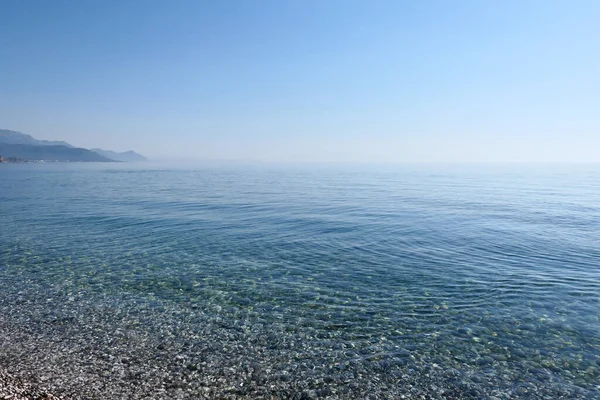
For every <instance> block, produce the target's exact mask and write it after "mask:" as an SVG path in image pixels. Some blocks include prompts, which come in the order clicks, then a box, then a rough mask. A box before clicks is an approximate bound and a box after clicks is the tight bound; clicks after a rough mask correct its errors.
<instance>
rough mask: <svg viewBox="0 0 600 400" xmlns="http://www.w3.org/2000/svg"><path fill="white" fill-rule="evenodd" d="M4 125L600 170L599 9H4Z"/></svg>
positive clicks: (471, 4)
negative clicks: (596, 164)
mask: <svg viewBox="0 0 600 400" xmlns="http://www.w3.org/2000/svg"><path fill="white" fill-rule="evenodd" d="M0 128H7V129H13V130H19V131H22V132H25V133H29V134H31V135H33V136H35V137H36V138H39V139H56V140H66V141H68V142H70V143H72V144H74V145H77V146H82V147H102V148H108V149H114V150H128V149H135V150H137V151H140V152H142V153H144V154H146V155H148V156H151V157H154V158H173V157H182V158H199V159H238V160H240V159H241V160H274V161H384V162H396V161H397V162H403V161H600V1H598V0H590V1H578V0H563V1H551V0H540V1H528V0H518V1H510V0H473V1H467V0H463V1H458V0H456V1H449V0H440V1H430V0H422V1H421V0H411V1H400V0H393V1H377V0H375V1H372V0H364V1H350V0H339V1H337V0H335V1H334V0H319V1H310V0H274V1H260V0H255V1H250V0H248V1H243V0H239V1H233V0H229V1H228V0H219V1H217V0H215V1H210V2H209V1H200V0H191V1H181V0H163V1H150V0H138V1H123V0H119V1H108V0H101V1H91V0H90V1H87V0H72V1H61V0H52V1H48V0H38V1H30V0H0Z"/></svg>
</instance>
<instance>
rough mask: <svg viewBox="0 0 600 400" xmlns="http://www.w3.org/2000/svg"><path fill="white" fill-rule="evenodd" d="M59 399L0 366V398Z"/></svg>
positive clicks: (2, 399)
mask: <svg viewBox="0 0 600 400" xmlns="http://www.w3.org/2000/svg"><path fill="white" fill-rule="evenodd" d="M21 399H23V400H32V399H33V400H59V399H61V397H56V396H53V395H52V394H50V393H47V392H45V391H44V390H43V389H40V388H39V387H37V386H36V385H34V384H31V383H30V382H24V381H23V380H21V379H19V378H17V377H14V376H12V375H11V374H9V373H8V372H7V371H6V370H5V369H3V368H1V367H0V400H21Z"/></svg>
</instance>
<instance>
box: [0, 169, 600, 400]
mask: <svg viewBox="0 0 600 400" xmlns="http://www.w3.org/2000/svg"><path fill="white" fill-rule="evenodd" d="M0 210H1V212H0V227H1V229H0V360H1V361H2V362H3V363H4V364H6V365H8V366H10V368H11V369H12V371H13V372H14V373H16V374H21V375H25V376H28V375H31V376H33V377H35V379H37V380H39V381H40V382H42V383H43V384H45V385H46V386H48V387H51V388H54V390H55V391H56V393H58V394H61V393H63V394H73V393H77V394H78V396H81V397H79V398H165V399H166V398H169V399H172V398H182V399H183V398H186V399H187V398H203V397H207V398H215V397H219V398H229V397H231V398H243V397H263V398H268V397H269V396H275V397H276V398H297V399H300V398H331V399H335V398H368V397H369V396H371V397H372V398H390V399H392V398H394V399H395V398H402V396H405V398H434V399H469V398H472V399H481V398H490V399H491V398H497V399H509V398H510V399H512V398H523V399H541V398H544V399H556V398H569V399H593V398H598V397H600V387H599V383H598V382H600V240H598V236H599V233H600V167H599V166H598V165H594V164H589V165H426V164H421V165H406V166H396V167H364V166H349V165H345V166H331V165H330V166H318V165H313V166H267V165H262V166H257V165H246V166H242V165H239V166H223V165H220V166H217V165H211V164H205V165H201V166H185V167H178V166H168V165H160V164H158V165H152V164H147V165H139V166H132V165H125V164H115V165H83V164H77V165H74V164H71V165H4V166H1V167H0Z"/></svg>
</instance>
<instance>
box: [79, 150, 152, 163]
mask: <svg viewBox="0 0 600 400" xmlns="http://www.w3.org/2000/svg"><path fill="white" fill-rule="evenodd" d="M91 151H93V152H94V153H98V154H100V155H101V156H103V157H106V158H110V159H111V160H115V161H123V162H136V161H148V159H147V158H146V157H144V156H143V155H141V154H138V153H136V152H135V151H131V150H130V151H125V152H123V153H117V152H114V151H110V150H102V149H91Z"/></svg>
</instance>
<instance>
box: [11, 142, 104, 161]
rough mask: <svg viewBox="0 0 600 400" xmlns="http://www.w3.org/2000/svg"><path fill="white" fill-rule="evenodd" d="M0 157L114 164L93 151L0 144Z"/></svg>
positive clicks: (62, 147) (61, 147)
mask: <svg viewBox="0 0 600 400" xmlns="http://www.w3.org/2000/svg"><path fill="white" fill-rule="evenodd" d="M0 155H1V156H2V157H3V158H19V159H22V160H46V161H85V162H90V161H92V162H114V160H111V159H109V158H106V157H103V156H101V155H100V154H98V153H94V152H93V151H90V150H87V149H80V148H77V147H67V146H50V145H31V144H9V143H0Z"/></svg>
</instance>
